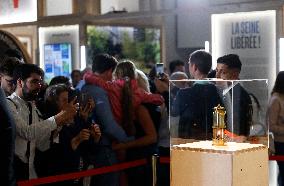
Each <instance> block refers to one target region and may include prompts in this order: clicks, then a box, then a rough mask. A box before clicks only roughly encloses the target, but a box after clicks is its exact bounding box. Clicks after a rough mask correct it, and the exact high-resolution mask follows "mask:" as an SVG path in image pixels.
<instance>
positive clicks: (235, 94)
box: [216, 54, 252, 136]
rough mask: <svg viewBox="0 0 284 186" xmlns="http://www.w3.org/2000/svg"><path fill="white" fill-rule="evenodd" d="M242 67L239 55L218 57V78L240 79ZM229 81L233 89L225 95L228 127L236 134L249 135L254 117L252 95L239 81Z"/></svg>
mask: <svg viewBox="0 0 284 186" xmlns="http://www.w3.org/2000/svg"><path fill="white" fill-rule="evenodd" d="M241 68H242V63H241V61H240V59H239V56H238V55H236V54H228V55H224V56H222V57H220V58H218V59H217V68H216V78H220V79H224V80H238V79H239V75H240V72H241ZM228 83H229V86H231V89H229V91H228V92H227V93H226V94H224V95H223V102H224V104H225V107H226V110H227V128H228V130H229V131H230V132H233V133H234V134H237V135H241V136H248V135H249V130H250V125H251V119H252V118H251V116H252V115H251V114H252V110H251V109H252V102H251V99H250V96H249V94H248V92H247V91H246V90H245V89H244V87H243V86H242V85H241V84H240V83H239V82H233V84H232V83H231V82H228ZM231 109H233V111H231ZM232 117H233V118H232ZM231 121H233V123H232V122H231Z"/></svg>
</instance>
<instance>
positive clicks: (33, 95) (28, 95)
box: [23, 83, 39, 101]
mask: <svg viewBox="0 0 284 186" xmlns="http://www.w3.org/2000/svg"><path fill="white" fill-rule="evenodd" d="M38 92H39V89H35V90H32V91H31V90H29V89H28V87H27V85H26V83H25V84H24V87H23V99H24V100H25V101H34V100H36V99H37V96H38Z"/></svg>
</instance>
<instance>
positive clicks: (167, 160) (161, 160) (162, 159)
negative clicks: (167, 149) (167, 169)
mask: <svg viewBox="0 0 284 186" xmlns="http://www.w3.org/2000/svg"><path fill="white" fill-rule="evenodd" d="M170 161H171V160H170V157H160V163H170Z"/></svg>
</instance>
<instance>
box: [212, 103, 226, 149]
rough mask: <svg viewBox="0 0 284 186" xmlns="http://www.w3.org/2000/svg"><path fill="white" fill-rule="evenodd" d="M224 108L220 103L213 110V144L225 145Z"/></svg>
mask: <svg viewBox="0 0 284 186" xmlns="http://www.w3.org/2000/svg"><path fill="white" fill-rule="evenodd" d="M225 114H226V111H225V108H224V107H222V106H221V105H218V106H217V107H214V112H213V126H212V128H213V139H212V141H213V145H215V146H224V145H225V129H226V125H225Z"/></svg>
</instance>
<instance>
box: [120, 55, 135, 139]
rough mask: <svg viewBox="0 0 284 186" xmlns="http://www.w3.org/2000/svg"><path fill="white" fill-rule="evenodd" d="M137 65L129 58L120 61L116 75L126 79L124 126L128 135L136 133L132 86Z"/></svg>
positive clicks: (123, 103)
mask: <svg viewBox="0 0 284 186" xmlns="http://www.w3.org/2000/svg"><path fill="white" fill-rule="evenodd" d="M135 69H136V67H135V65H134V63H133V62H131V61H129V60H125V61H122V62H120V63H119V64H118V65H117V67H116V70H115V75H116V77H117V78H118V79H124V81H125V83H124V86H123V88H122V92H121V95H122V99H121V106H122V111H123V112H122V124H121V125H122V127H123V128H124V130H125V131H126V133H127V134H128V135H134V132H135V128H134V125H133V121H134V109H133V101H132V100H133V92H132V87H131V80H133V79H135V77H136V73H135Z"/></svg>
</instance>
